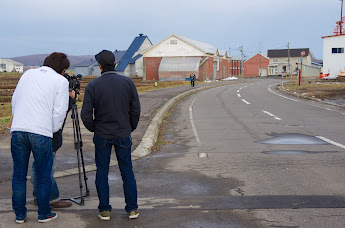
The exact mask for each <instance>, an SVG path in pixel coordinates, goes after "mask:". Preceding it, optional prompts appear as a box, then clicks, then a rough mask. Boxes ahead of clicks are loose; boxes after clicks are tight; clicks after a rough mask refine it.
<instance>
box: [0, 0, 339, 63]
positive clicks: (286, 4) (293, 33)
mask: <svg viewBox="0 0 345 228" xmlns="http://www.w3.org/2000/svg"><path fill="white" fill-rule="evenodd" d="M340 7H341V1H340V0H170V1H164V0H122V1H118V0H97V1H91V0H3V1H1V8H0V19H1V22H2V23H1V30H0V41H1V42H0V58H1V57H2V58H10V57H17V56H24V55H31V54H49V53H51V52H53V51H59V52H65V53H67V54H68V55H94V54H96V53H98V52H99V51H101V50H102V49H108V50H112V51H114V50H115V49H119V50H126V49H127V48H128V46H129V45H130V44H131V42H132V41H133V39H134V37H135V36H137V35H138V34H139V33H143V34H144V35H147V36H148V37H149V39H150V40H151V42H152V43H153V44H156V43H158V42H159V41H161V40H162V39H164V38H166V37H167V36H169V35H170V34H177V35H180V36H184V37H188V38H191V39H194V40H198V41H202V42H205V43H208V44H210V45H212V46H214V47H216V48H219V49H222V50H227V51H229V48H230V54H231V55H234V56H240V52H239V51H238V47H240V46H243V47H244V53H245V55H246V57H247V58H250V57H251V56H253V55H254V54H256V53H258V52H260V50H261V51H262V52H263V53H266V52H267V50H268V49H282V48H287V44H288V42H290V48H310V50H311V52H312V53H313V55H314V56H315V57H316V58H319V59H322V55H323V54H322V50H323V47H322V45H323V41H322V39H321V37H322V36H328V35H332V34H333V29H334V27H335V23H336V21H338V20H339V19H340ZM344 14H345V13H344Z"/></svg>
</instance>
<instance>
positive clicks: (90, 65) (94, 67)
mask: <svg viewBox="0 0 345 228" xmlns="http://www.w3.org/2000/svg"><path fill="white" fill-rule="evenodd" d="M113 53H114V55H115V60H116V62H117V63H118V62H119V61H121V59H122V57H123V55H124V54H125V53H126V51H118V50H115V51H114V52H113ZM74 72H75V74H83V75H85V76H89V75H90V76H101V70H100V69H99V66H98V63H97V61H96V60H95V59H93V58H92V59H89V60H86V61H83V62H81V63H79V64H78V65H76V66H75V67H74Z"/></svg>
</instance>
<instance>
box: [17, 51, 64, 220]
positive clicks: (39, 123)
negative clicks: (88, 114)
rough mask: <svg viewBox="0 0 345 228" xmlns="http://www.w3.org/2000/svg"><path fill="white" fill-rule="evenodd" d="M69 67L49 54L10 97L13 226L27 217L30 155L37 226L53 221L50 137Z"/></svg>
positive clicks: (60, 119) (61, 108) (57, 55)
mask: <svg viewBox="0 0 345 228" xmlns="http://www.w3.org/2000/svg"><path fill="white" fill-rule="evenodd" d="M69 65H70V63H69V60H68V59H67V56H66V55H65V54H63V53H57V52H54V53H52V54H51V55H49V56H48V57H47V58H46V59H45V60H44V64H43V67H40V68H38V69H32V70H28V71H26V72H25V73H24V74H23V75H22V76H21V78H20V80H19V82H18V85H17V87H16V89H15V91H14V93H13V96H12V116H13V119H12V125H11V134H12V138H11V153H12V159H13V177H12V192H13V193H12V207H13V210H14V212H15V214H16V222H17V223H24V222H25V219H26V217H27V208H26V206H25V205H26V180H27V179H26V176H27V172H28V164H29V158H30V154H31V152H32V153H33V156H34V161H35V164H36V176H37V193H36V197H37V204H38V222H49V221H51V220H53V219H55V218H56V217H57V215H56V213H53V212H51V207H50V205H49V198H50V193H51V188H52V179H51V176H50V174H51V170H52V165H53V152H52V137H53V133H54V132H57V131H58V130H59V129H60V128H61V125H62V123H63V120H64V118H65V116H66V112H67V108H68V87H69V84H68V81H67V80H66V79H65V78H64V77H63V76H62V75H63V74H64V72H65V71H66V69H68V67H69Z"/></svg>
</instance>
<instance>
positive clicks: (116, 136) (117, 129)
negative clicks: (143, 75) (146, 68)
mask: <svg viewBox="0 0 345 228" xmlns="http://www.w3.org/2000/svg"><path fill="white" fill-rule="evenodd" d="M95 57H96V60H97V61H98V65H99V67H100V69H101V71H102V75H101V76H100V77H99V78H97V79H95V80H93V81H91V82H90V83H89V84H88V85H87V87H86V89H85V95H84V102H83V107H82V110H81V119H82V121H83V123H84V125H85V127H86V128H87V129H88V130H89V131H91V132H94V138H93V142H94V144H95V161H96V166H97V172H96V188H97V194H98V198H99V205H98V210H99V215H98V216H99V218H100V219H101V220H109V219H110V213H111V210H112V207H111V205H110V204H109V184H108V173H109V163H110V154H111V150H112V147H113V146H114V147H115V154H116V157H117V160H118V164H119V169H120V172H121V176H122V181H123V190H124V195H125V202H126V207H125V210H126V211H127V213H128V214H129V218H131V219H132V218H137V217H138V216H139V212H138V204H137V185H136V180H135V177H134V173H133V168H132V160H131V146H132V139H131V132H133V131H134V130H135V129H136V128H137V125H138V122H139V118H140V101H139V97H138V92H137V89H136V87H135V85H134V83H133V81H132V80H131V79H130V78H128V77H125V76H122V75H119V74H117V73H116V72H115V56H114V54H113V53H112V52H111V51H107V50H103V51H101V52H100V53H98V54H97V55H96V56H95Z"/></svg>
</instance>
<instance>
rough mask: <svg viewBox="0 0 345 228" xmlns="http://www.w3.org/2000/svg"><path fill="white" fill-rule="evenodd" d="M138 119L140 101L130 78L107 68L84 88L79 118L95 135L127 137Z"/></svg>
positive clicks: (117, 137)
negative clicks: (106, 70)
mask: <svg viewBox="0 0 345 228" xmlns="http://www.w3.org/2000/svg"><path fill="white" fill-rule="evenodd" d="M139 118H140V101H139V96H138V92H137V89H136V87H135V85H134V83H133V81H132V79H130V78H128V77H125V76H122V75H119V74H117V73H115V71H108V72H105V73H103V74H102V76H100V77H99V78H96V79H95V80H93V81H91V82H90V83H89V84H88V85H87V86H86V88H85V95H84V102H83V107H82V110H81V119H82V121H83V123H84V125H85V127H86V128H87V129H88V130H89V131H91V132H94V133H95V135H97V136H99V137H102V138H107V139H119V138H126V137H128V136H130V134H131V132H132V131H134V130H135V129H136V128H137V125H138V122H139Z"/></svg>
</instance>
